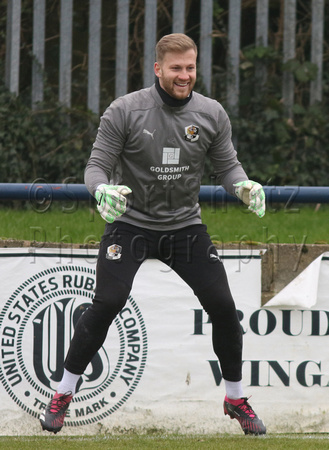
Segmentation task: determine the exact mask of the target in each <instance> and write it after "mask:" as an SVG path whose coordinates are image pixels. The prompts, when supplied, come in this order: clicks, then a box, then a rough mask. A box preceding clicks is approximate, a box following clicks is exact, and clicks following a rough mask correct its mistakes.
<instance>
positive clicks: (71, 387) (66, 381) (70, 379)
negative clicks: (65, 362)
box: [57, 369, 81, 395]
mask: <svg viewBox="0 0 329 450" xmlns="http://www.w3.org/2000/svg"><path fill="white" fill-rule="evenodd" d="M80 377H81V375H76V374H75V373H71V372H69V371H68V370H66V369H64V374H63V378H62V381H61V382H60V383H59V385H58V388H57V392H58V393H59V394H67V393H68V392H72V395H74V394H75V389H76V385H77V382H78V380H79V378H80Z"/></svg>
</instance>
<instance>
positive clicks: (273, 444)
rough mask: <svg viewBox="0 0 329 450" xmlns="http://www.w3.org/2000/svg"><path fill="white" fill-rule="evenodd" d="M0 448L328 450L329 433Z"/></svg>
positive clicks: (130, 438)
mask: <svg viewBox="0 0 329 450" xmlns="http://www.w3.org/2000/svg"><path fill="white" fill-rule="evenodd" d="M0 448H6V449H12V450H16V449H17V450H18V449H19V450H21V449H43V450H48V449H83V450H84V449H132V450H140V449H152V450H155V449H169V450H179V449H182V450H183V449H184V450H189V449H193V450H194V449H195V450H199V449H206V450H218V449H223V450H240V449H241V450H242V449H243V450H254V449H261V450H267V449H276V450H281V449H282V450H286V449H296V450H297V449H298V450H303V449H305V450H313V449H328V448H329V434H327V433H324V434H291V435H286V434H284V435H281V434H273V435H266V436H244V435H241V436H230V435H220V434H219V435H213V436H209V435H196V436H186V435H170V434H154V435H123V436H108V435H105V436H82V437H60V436H46V437H34V436H33V437H30V436H21V437H17V436H11V437H0Z"/></svg>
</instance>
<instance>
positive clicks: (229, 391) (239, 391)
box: [224, 379, 243, 400]
mask: <svg viewBox="0 0 329 450" xmlns="http://www.w3.org/2000/svg"><path fill="white" fill-rule="evenodd" d="M224 381H225V388H226V395H227V396H228V398H231V399H232V400H237V399H239V398H242V397H243V388H242V381H227V380H225V379H224Z"/></svg>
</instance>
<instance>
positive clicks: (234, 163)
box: [209, 109, 266, 218]
mask: <svg viewBox="0 0 329 450" xmlns="http://www.w3.org/2000/svg"><path fill="white" fill-rule="evenodd" d="M219 122H220V123H221V125H222V126H221V130H220V132H219V133H218V135H217V139H216V140H215V141H214V143H213V145H212V147H211V149H210V152H209V155H210V159H211V161H212V164H213V167H214V172H215V174H216V175H217V177H218V184H221V185H222V186H223V187H224V189H225V190H226V191H227V192H229V193H230V194H232V195H235V196H236V197H238V198H239V199H240V200H242V201H243V202H244V203H245V204H246V205H247V206H248V209H250V211H252V212H254V213H255V214H256V215H257V216H258V217H260V218H261V217H263V216H264V215H265V209H266V205H265V192H264V189H263V187H262V186H261V185H260V184H259V183H257V182H256V181H253V180H249V179H248V176H247V174H246V172H245V171H244V169H243V167H242V165H241V163H240V162H239V160H238V158H237V152H236V150H235V149H234V146H233V143H232V129H231V123H230V120H229V118H228V116H227V114H226V112H225V111H224V109H222V110H221V112H220V120H219Z"/></svg>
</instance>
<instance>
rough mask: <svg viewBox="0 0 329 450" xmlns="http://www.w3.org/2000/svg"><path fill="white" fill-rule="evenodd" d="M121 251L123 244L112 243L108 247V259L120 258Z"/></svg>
mask: <svg viewBox="0 0 329 450" xmlns="http://www.w3.org/2000/svg"><path fill="white" fill-rule="evenodd" d="M121 252H122V247H121V245H118V244H113V245H110V246H109V247H107V251H106V259H110V260H111V261H114V260H116V259H120V258H121Z"/></svg>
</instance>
